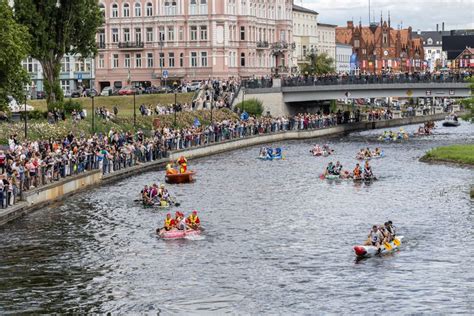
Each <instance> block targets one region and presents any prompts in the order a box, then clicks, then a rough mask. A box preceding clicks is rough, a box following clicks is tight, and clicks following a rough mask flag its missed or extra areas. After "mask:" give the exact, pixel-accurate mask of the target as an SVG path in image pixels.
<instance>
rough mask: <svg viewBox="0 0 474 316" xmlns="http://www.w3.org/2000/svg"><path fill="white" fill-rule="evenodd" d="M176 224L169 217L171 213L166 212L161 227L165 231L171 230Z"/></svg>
mask: <svg viewBox="0 0 474 316" xmlns="http://www.w3.org/2000/svg"><path fill="white" fill-rule="evenodd" d="M175 226H176V222H175V220H174V219H173V218H171V214H170V213H168V214H166V218H165V226H164V227H163V228H164V229H165V230H166V231H170V230H172V229H173V228H175Z"/></svg>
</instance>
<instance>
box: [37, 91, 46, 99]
mask: <svg viewBox="0 0 474 316" xmlns="http://www.w3.org/2000/svg"><path fill="white" fill-rule="evenodd" d="M36 99H38V100H41V99H46V92H44V91H36Z"/></svg>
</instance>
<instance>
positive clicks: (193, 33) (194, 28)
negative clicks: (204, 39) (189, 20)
mask: <svg viewBox="0 0 474 316" xmlns="http://www.w3.org/2000/svg"><path fill="white" fill-rule="evenodd" d="M190 30H191V31H190V37H191V41H197V26H191V27H190Z"/></svg>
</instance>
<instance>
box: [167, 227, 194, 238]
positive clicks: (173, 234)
mask: <svg viewBox="0 0 474 316" xmlns="http://www.w3.org/2000/svg"><path fill="white" fill-rule="evenodd" d="M200 234H201V231H200V230H194V229H188V230H170V231H162V232H160V233H159V235H160V237H161V238H163V239H183V238H185V237H188V236H199V235H200Z"/></svg>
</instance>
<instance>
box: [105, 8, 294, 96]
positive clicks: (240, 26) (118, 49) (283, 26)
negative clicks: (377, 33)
mask: <svg viewBox="0 0 474 316" xmlns="http://www.w3.org/2000/svg"><path fill="white" fill-rule="evenodd" d="M292 3H293V0H174V1H173V0H100V7H101V10H102V11H103V13H104V16H105V25H104V27H103V28H102V29H101V30H99V33H98V34H97V42H98V48H99V53H98V55H97V57H96V68H97V69H96V87H97V88H99V89H100V90H101V89H102V88H104V87H106V86H115V87H121V86H125V85H127V83H128V81H131V82H134V83H139V84H141V85H143V86H148V85H150V84H153V85H160V81H161V79H163V81H165V77H166V75H165V76H163V75H162V74H163V73H165V74H166V73H167V78H166V80H167V83H168V84H170V83H171V82H173V81H181V80H187V81H192V80H201V79H207V78H227V77H229V76H239V77H241V78H245V77H252V76H262V75H269V74H271V73H272V72H278V73H287V72H288V71H289V70H288V66H289V63H288V62H289V56H291V50H292V49H293V45H292V44H290V42H291V39H292V33H291V32H292V22H291V19H292ZM163 84H164V82H163ZM100 90H99V91H100Z"/></svg>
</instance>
